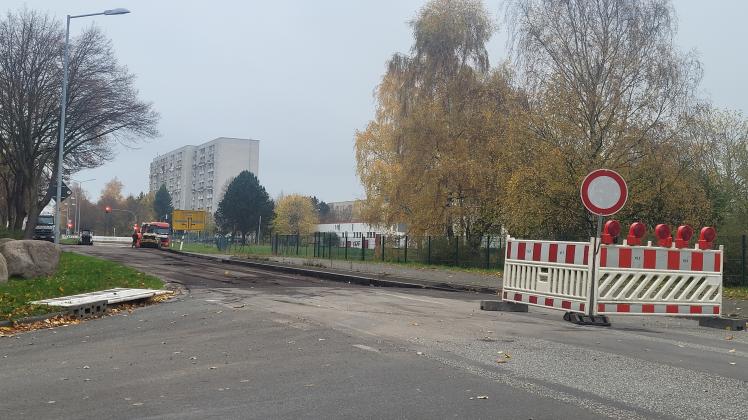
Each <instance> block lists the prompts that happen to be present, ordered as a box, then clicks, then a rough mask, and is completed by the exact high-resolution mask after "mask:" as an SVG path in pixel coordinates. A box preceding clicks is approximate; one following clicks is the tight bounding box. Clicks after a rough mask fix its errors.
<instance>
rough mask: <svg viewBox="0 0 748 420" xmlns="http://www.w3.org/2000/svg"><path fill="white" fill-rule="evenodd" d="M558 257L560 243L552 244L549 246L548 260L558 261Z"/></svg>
mask: <svg viewBox="0 0 748 420" xmlns="http://www.w3.org/2000/svg"><path fill="white" fill-rule="evenodd" d="M557 258H558V244H550V245H549V246H548V262H556V259H557Z"/></svg>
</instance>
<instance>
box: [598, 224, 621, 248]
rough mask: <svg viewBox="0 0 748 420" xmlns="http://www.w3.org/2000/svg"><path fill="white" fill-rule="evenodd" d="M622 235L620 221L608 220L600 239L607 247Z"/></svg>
mask: <svg viewBox="0 0 748 420" xmlns="http://www.w3.org/2000/svg"><path fill="white" fill-rule="evenodd" d="M620 234H621V224H620V223H618V220H608V221H607V222H605V226H604V227H603V234H602V237H601V238H600V239H601V240H602V242H603V243H604V244H605V245H610V244H612V243H614V242H615V241H616V238H617V237H618V235H620Z"/></svg>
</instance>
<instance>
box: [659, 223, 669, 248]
mask: <svg viewBox="0 0 748 420" xmlns="http://www.w3.org/2000/svg"><path fill="white" fill-rule="evenodd" d="M655 236H656V237H657V244H658V245H659V246H663V247H665V248H670V247H671V246H672V245H673V237H672V236H670V227H669V226H668V225H666V224H662V223H660V224H659V225H657V226H655Z"/></svg>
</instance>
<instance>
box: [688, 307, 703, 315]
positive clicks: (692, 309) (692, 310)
mask: <svg viewBox="0 0 748 420" xmlns="http://www.w3.org/2000/svg"><path fill="white" fill-rule="evenodd" d="M689 312H690V313H692V314H700V313H701V306H695V305H691V307H690V308H689Z"/></svg>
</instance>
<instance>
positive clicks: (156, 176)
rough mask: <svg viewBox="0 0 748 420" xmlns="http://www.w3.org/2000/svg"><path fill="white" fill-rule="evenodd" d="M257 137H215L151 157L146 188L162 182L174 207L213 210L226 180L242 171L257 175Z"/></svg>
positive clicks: (154, 186)
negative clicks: (148, 181)
mask: <svg viewBox="0 0 748 420" xmlns="http://www.w3.org/2000/svg"><path fill="white" fill-rule="evenodd" d="M259 162H260V141H259V140H252V139H238V138H230V137H219V138H217V139H215V140H211V141H209V142H207V143H203V144H201V145H198V146H184V147H180V148H179V149H176V150H172V151H171V152H169V153H166V154H164V155H159V156H157V157H155V158H154V159H153V161H152V162H151V168H150V177H149V179H150V184H149V185H150V190H151V191H157V190H158V189H159V188H160V187H161V185H165V186H166V189H167V190H168V191H169V194H170V195H171V199H172V204H173V205H174V208H176V209H181V210H204V211H207V212H209V213H211V214H213V213H214V212H215V211H216V209H217V208H218V202H219V201H221V198H223V197H222V194H223V191H224V189H225V188H226V186H227V185H228V183H229V182H230V180H231V179H232V178H233V177H235V176H237V175H239V173H240V172H242V171H245V170H247V171H250V172H252V173H253V174H255V176H258V171H259Z"/></svg>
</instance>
